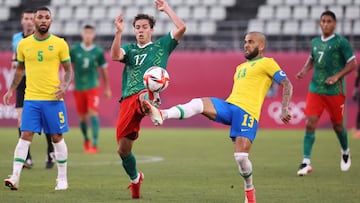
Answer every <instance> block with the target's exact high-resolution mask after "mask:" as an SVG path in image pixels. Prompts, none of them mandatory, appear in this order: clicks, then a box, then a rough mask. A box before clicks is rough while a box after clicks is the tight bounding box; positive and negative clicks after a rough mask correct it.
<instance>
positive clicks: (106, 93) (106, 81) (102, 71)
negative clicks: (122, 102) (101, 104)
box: [101, 67, 111, 99]
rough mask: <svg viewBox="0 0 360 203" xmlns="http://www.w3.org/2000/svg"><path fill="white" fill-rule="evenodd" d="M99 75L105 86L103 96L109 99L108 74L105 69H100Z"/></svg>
mask: <svg viewBox="0 0 360 203" xmlns="http://www.w3.org/2000/svg"><path fill="white" fill-rule="evenodd" d="M101 75H102V77H103V80H104V85H105V96H106V98H108V99H110V98H111V88H110V82H109V74H108V71H107V68H106V67H105V68H101Z"/></svg>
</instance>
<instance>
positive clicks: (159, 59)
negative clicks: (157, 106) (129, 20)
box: [111, 0, 186, 199]
mask: <svg viewBox="0 0 360 203" xmlns="http://www.w3.org/2000/svg"><path fill="white" fill-rule="evenodd" d="M155 5H156V7H157V9H158V10H159V11H161V12H164V13H165V14H167V15H168V16H169V18H170V19H171V21H172V22H173V23H174V24H175V28H174V29H173V30H172V31H170V32H169V33H168V34H167V35H165V36H163V37H161V38H159V39H158V40H156V41H155V42H152V41H151V36H152V33H153V31H154V26H155V19H154V18H153V17H151V16H148V15H146V14H138V15H137V16H135V18H134V20H133V27H134V33H135V36H136V43H129V44H124V45H122V46H121V35H122V32H123V30H124V23H123V18H122V15H121V14H120V15H119V16H118V17H117V18H116V19H115V25H116V28H117V31H116V33H115V37H114V41H113V43H112V46H111V57H112V59H113V60H115V61H120V62H122V63H125V67H124V70H123V76H122V98H121V101H120V111H119V116H118V121H117V129H116V138H117V142H118V154H119V156H120V158H121V160H122V165H123V167H124V169H125V171H126V173H127V175H128V176H129V178H130V180H131V184H130V186H129V188H131V192H132V198H134V199H137V198H140V185H141V183H142V180H143V178H144V174H143V173H141V172H138V170H137V168H136V159H135V156H134V154H133V153H132V146H133V144H134V142H135V140H136V139H137V138H138V136H139V130H140V122H141V120H142V118H143V117H144V115H145V114H146V113H148V112H147V111H146V109H147V108H142V106H143V105H145V106H146V105H147V104H148V103H147V102H144V101H145V99H151V100H152V99H154V98H153V94H149V95H148V93H147V90H145V87H144V84H143V75H144V73H145V71H146V70H147V69H149V68H151V67H152V66H160V67H162V68H166V65H167V62H168V58H169V55H170V54H171V52H172V51H173V50H174V49H175V47H176V46H177V44H178V40H179V39H180V38H181V37H182V36H183V34H184V32H185V30H186V26H185V23H184V22H183V21H182V20H181V19H180V18H179V17H178V16H177V15H176V13H175V12H174V11H173V10H172V9H171V7H170V6H169V5H168V3H167V2H166V1H164V0H156V1H155Z"/></svg>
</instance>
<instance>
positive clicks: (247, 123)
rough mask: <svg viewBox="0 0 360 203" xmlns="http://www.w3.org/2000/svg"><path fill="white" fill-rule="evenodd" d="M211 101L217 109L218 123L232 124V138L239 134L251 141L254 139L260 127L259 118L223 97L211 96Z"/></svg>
mask: <svg viewBox="0 0 360 203" xmlns="http://www.w3.org/2000/svg"><path fill="white" fill-rule="evenodd" d="M211 102H212V103H213V105H214V108H215V110H216V119H215V121H216V122H218V123H222V124H225V125H230V126H231V128H230V138H231V139H232V140H233V141H235V138H236V137H238V136H241V137H246V138H248V139H249V140H250V141H251V142H253V141H254V139H255V136H256V132H257V129H258V122H257V120H256V119H255V118H254V117H253V116H251V115H250V114H249V113H247V112H246V111H244V110H243V109H241V108H240V107H238V106H236V105H234V104H230V103H228V102H226V101H224V100H222V99H218V98H211Z"/></svg>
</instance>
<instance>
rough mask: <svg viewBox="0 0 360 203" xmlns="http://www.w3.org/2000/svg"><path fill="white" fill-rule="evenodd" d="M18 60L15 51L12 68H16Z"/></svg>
mask: <svg viewBox="0 0 360 203" xmlns="http://www.w3.org/2000/svg"><path fill="white" fill-rule="evenodd" d="M17 65H18V62H17V61H16V53H15V52H14V53H13V55H12V57H11V68H13V69H16V67H17Z"/></svg>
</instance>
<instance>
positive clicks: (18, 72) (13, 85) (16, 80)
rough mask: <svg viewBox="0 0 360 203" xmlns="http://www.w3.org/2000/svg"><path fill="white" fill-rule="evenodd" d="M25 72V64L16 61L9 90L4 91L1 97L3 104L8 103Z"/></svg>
mask: <svg viewBox="0 0 360 203" xmlns="http://www.w3.org/2000/svg"><path fill="white" fill-rule="evenodd" d="M24 72H25V66H24V64H23V63H18V65H17V66H16V71H15V75H14V78H13V81H12V83H11V85H10V88H9V90H8V91H7V92H6V93H5V95H4V97H3V101H4V104H6V105H9V104H10V98H11V97H12V95H13V92H14V90H15V89H16V88H17V87H18V86H19V84H20V82H21V80H22V78H23V76H24Z"/></svg>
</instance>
